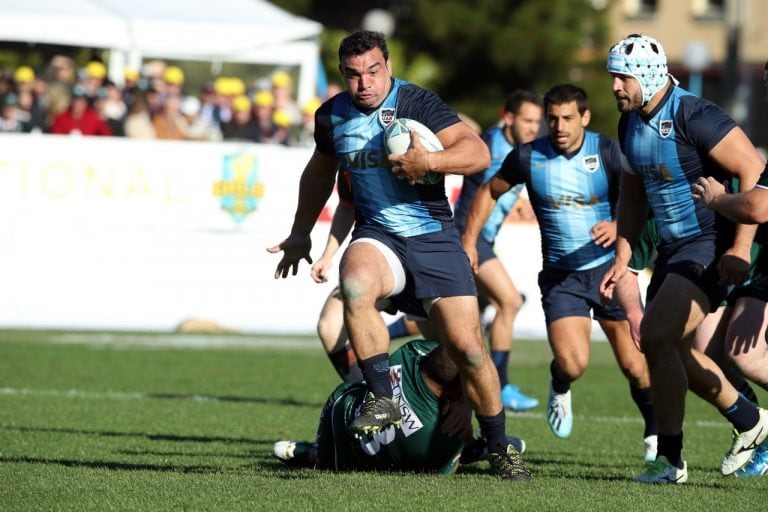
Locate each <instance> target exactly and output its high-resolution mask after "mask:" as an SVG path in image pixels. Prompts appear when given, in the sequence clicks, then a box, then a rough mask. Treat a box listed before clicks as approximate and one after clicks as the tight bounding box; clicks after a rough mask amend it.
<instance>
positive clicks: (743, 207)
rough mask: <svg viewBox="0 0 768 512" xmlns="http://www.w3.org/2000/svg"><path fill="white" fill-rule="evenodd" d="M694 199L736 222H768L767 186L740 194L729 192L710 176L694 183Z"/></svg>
mask: <svg viewBox="0 0 768 512" xmlns="http://www.w3.org/2000/svg"><path fill="white" fill-rule="evenodd" d="M693 199H694V200H695V201H699V202H702V203H704V204H705V205H706V206H707V208H711V209H713V210H715V211H716V212H718V213H719V214H720V215H724V216H725V217H728V218H729V219H731V220H733V221H735V222H741V223H742V224H763V223H765V222H768V189H765V188H760V187H755V188H753V189H752V190H746V191H744V192H740V193H738V194H729V193H728V191H727V190H726V188H725V185H724V184H722V183H720V182H718V181H717V180H716V179H715V178H712V177H711V176H710V177H708V178H699V180H698V181H697V182H696V183H694V184H693Z"/></svg>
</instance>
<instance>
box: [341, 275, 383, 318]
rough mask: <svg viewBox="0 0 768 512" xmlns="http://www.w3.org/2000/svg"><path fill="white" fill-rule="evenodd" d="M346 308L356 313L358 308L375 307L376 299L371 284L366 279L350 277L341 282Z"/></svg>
mask: <svg viewBox="0 0 768 512" xmlns="http://www.w3.org/2000/svg"><path fill="white" fill-rule="evenodd" d="M339 284H340V290H341V296H342V300H343V301H344V308H345V309H346V310H351V311H354V310H356V309H358V308H367V307H375V304H376V297H375V296H374V295H373V294H372V293H371V289H372V286H371V283H368V282H367V280H366V279H364V278H362V279H361V278H357V277H349V278H343V279H341V281H340V283H339Z"/></svg>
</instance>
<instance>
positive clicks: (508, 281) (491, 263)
mask: <svg viewBox="0 0 768 512" xmlns="http://www.w3.org/2000/svg"><path fill="white" fill-rule="evenodd" d="M476 277H477V284H478V289H479V291H480V293H482V294H484V295H485V297H486V298H487V299H488V300H489V301H490V303H491V304H493V305H494V307H496V309H497V310H499V309H511V310H514V311H516V310H518V309H519V308H520V306H521V304H522V297H521V296H520V292H519V291H518V290H517V288H516V287H515V283H513V282H512V278H511V277H509V274H508V273H507V269H505V268H504V265H503V264H502V263H501V260H499V259H498V258H493V259H490V260H487V261H486V262H484V263H482V264H481V265H480V268H479V269H478V272H477V276H476Z"/></svg>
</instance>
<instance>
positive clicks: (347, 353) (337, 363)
mask: <svg viewBox="0 0 768 512" xmlns="http://www.w3.org/2000/svg"><path fill="white" fill-rule="evenodd" d="M328 359H330V360H331V364H332V365H333V368H334V369H335V370H336V373H338V374H339V377H341V379H342V380H343V381H344V382H356V381H359V380H363V376H362V375H361V373H360V368H358V366H357V359H356V358H355V352H354V351H353V350H352V347H351V346H350V345H344V347H343V348H342V349H341V350H338V351H336V352H332V353H330V354H328Z"/></svg>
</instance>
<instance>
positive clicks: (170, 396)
mask: <svg viewBox="0 0 768 512" xmlns="http://www.w3.org/2000/svg"><path fill="white" fill-rule="evenodd" d="M144 396H146V397H147V398H155V399H158V400H193V401H201V402H202V401H211V402H235V403H248V404H261V405H285V406H290V407H310V408H312V409H313V410H318V411H319V410H320V409H321V408H322V407H323V405H324V404H320V403H316V402H304V401H301V400H294V399H291V398H283V399H275V398H274V397H270V398H261V397H247V396H216V395H196V394H187V393H145V394H144Z"/></svg>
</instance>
